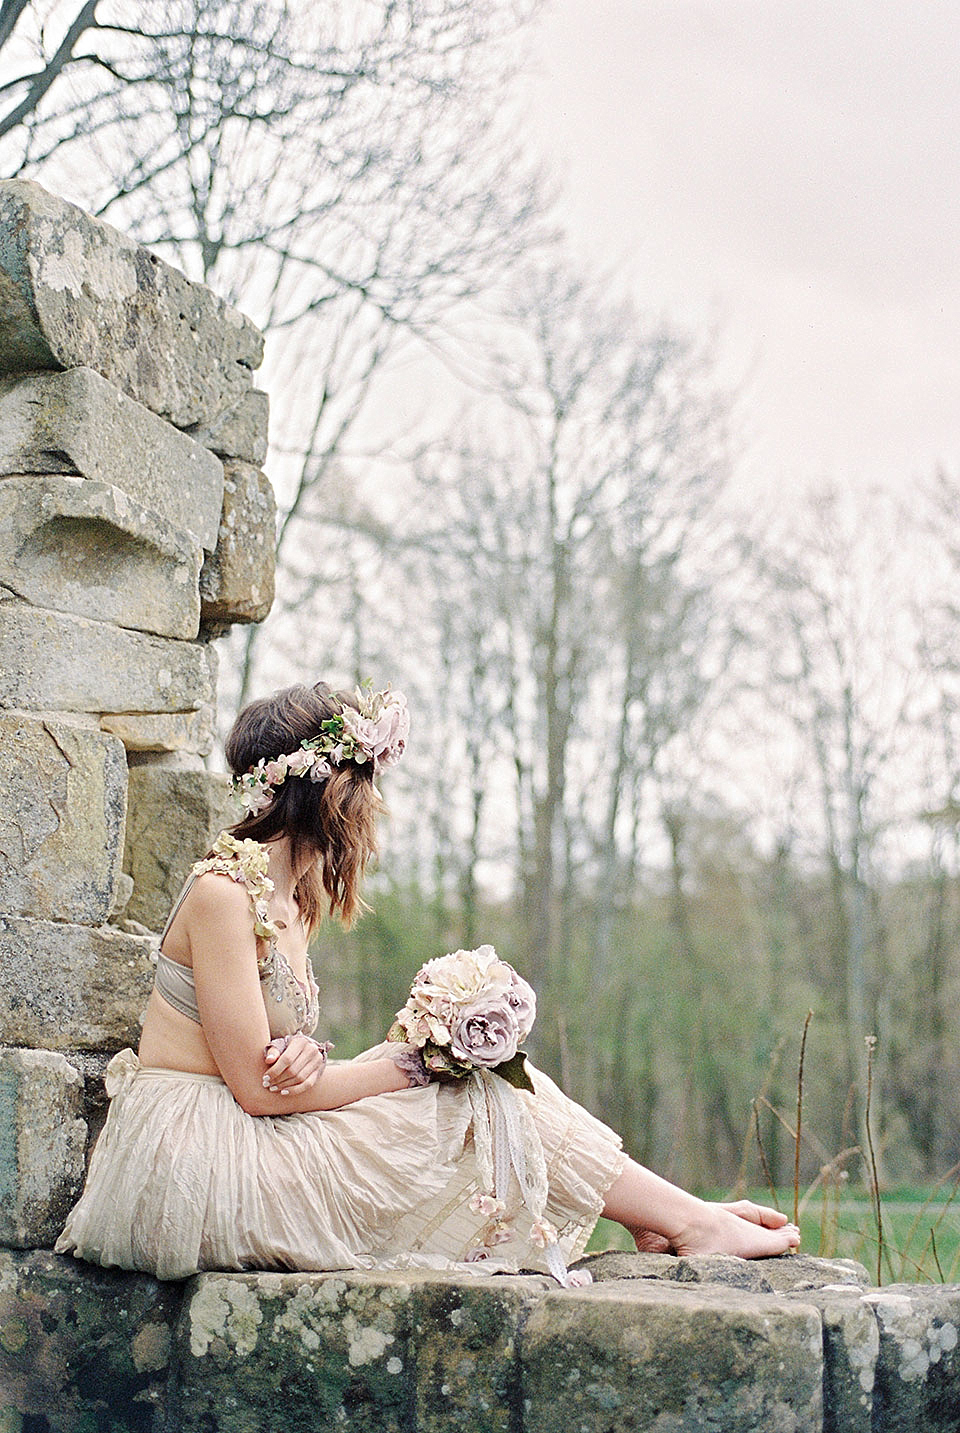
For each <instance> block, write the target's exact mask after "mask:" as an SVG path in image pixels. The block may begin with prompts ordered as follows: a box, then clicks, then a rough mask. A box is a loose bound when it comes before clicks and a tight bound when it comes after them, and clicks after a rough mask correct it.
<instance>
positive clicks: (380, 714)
mask: <svg viewBox="0 0 960 1433" xmlns="http://www.w3.org/2000/svg"><path fill="white" fill-rule="evenodd" d="M357 708H358V709H357V710H354V708H353V707H347V706H344V707H341V709H340V711H339V712H336V713H335V714H334V715H333V716H331V717H327V719H326V721H322V722H321V723H320V731H319V733H318V735H317V736H312V737H310V738H309V739H308V740H306V741H302V742H301V743H300V746H299V747H298V749H297V750H296V751H291V752H288V753H287V754H286V755H285V756H276V757H274V758H273V759H272V760H270V761H267V760H266V759H265V758H264V757H261V759H260V760H259V761H258V762H257V764H256V766H251V768H250V770H249V771H246V772H244V774H243V775H242V776H234V777H233V779H232V783H231V784H232V786H233V791H234V795H235V796H237V797H238V798H239V801H240V804H241V806H242V807H243V812H244V815H245V816H258V815H259V814H260V812H261V811H266V809H267V807H268V806H269V805H270V803H271V802H272V801H273V797H274V793H275V791H276V789H277V787H278V786H282V785H283V783H284V782H285V781H286V779H287V777H288V776H309V777H310V780H311V781H324V780H326V778H327V777H328V776H330V775H332V773H333V770H334V768H335V767H337V766H341V765H342V764H343V763H344V762H345V761H352V762H354V763H355V764H356V765H357V766H364V765H365V764H366V763H367V762H368V761H369V762H371V763H372V765H373V770H374V773H376V772H377V771H379V770H380V768H381V767H384V766H393V765H394V764H395V763H396V762H398V761H399V760H400V758H401V756H402V755H403V750H404V747H405V746H406V744H407V735H408V733H409V731H410V714H409V712H408V711H407V699H406V697H405V696H404V695H403V693H402V692H393V691H391V690H390V688H389V686H387V687H385V688H384V689H383V691H382V692H371V691H370V690H368V689H367V690H365V689H364V688H362V687H358V688H357Z"/></svg>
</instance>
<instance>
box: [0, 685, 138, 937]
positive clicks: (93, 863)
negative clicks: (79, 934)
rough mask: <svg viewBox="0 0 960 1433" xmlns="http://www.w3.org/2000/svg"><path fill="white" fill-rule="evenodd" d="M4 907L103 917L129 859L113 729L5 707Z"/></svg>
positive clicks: (0, 813)
mask: <svg viewBox="0 0 960 1433" xmlns="http://www.w3.org/2000/svg"><path fill="white" fill-rule="evenodd" d="M0 789H2V790H3V792H4V801H3V806H2V807H0V911H5V912H8V913H10V914H16V915H29V916H37V917H39V918H40V919H42V920H66V921H79V922H81V923H87V924H89V925H99V924H100V923H101V922H102V921H105V920H106V918H107V916H108V915H109V914H110V911H111V909H112V907H113V905H114V902H115V899H116V891H117V878H118V876H119V874H120V864H121V860H122V857H123V833H124V819H125V811H126V790H127V763H126V757H125V754H124V750H123V746H122V745H121V743H120V742H119V741H118V740H117V739H116V737H113V736H108V735H107V734H106V733H104V732H99V731H90V730H89V729H87V728H84V727H75V726H68V725H66V724H65V723H64V722H57V721H53V720H42V719H41V718H38V717H32V716H26V715H23V714H19V713H12V712H3V711H0Z"/></svg>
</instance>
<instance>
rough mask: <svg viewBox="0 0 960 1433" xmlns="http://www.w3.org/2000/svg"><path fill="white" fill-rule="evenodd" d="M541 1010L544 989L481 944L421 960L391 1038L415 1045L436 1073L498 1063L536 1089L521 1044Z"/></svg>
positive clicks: (452, 1076) (459, 1074) (449, 1074)
mask: <svg viewBox="0 0 960 1433" xmlns="http://www.w3.org/2000/svg"><path fill="white" fill-rule="evenodd" d="M536 1012H537V997H536V996H535V995H534V993H533V991H532V990H531V988H530V986H529V985H528V984H527V982H526V981H525V980H523V979H521V977H520V976H519V975H518V974H517V972H516V971H515V970H514V969H513V967H512V966H510V965H508V964H507V963H506V961H505V960H500V959H499V958H498V956H497V953H496V951H495V950H494V948H493V946H492V945H481V946H480V947H479V949H477V950H457V951H454V953H453V954H452V955H441V956H438V957H437V958H436V959H435V960H428V961H427V963H426V965H424V966H421V968H420V969H419V970H418V971H417V975H416V978H415V979H414V982H413V987H412V989H411V991H410V995H409V997H408V999H407V1003H406V1005H404V1007H403V1009H402V1010H398V1011H397V1018H396V1021H395V1022H394V1024H393V1025H391V1027H390V1029H389V1030H388V1032H387V1039H388V1040H395V1041H404V1042H405V1043H407V1044H410V1045H415V1046H416V1047H417V1049H418V1050H421V1051H422V1052H423V1063H424V1065H425V1066H426V1068H427V1070H428V1071H429V1072H430V1074H431V1075H433V1076H434V1077H435V1078H437V1079H440V1080H444V1079H446V1080H456V1079H462V1078H463V1077H464V1076H465V1075H470V1074H472V1073H473V1072H474V1070H478V1069H480V1070H492V1071H495V1072H496V1074H498V1075H500V1076H501V1077H502V1078H503V1079H505V1080H506V1081H508V1083H509V1084H511V1085H514V1086H515V1087H516V1088H518V1089H522V1090H532V1089H533V1085H532V1083H531V1080H530V1076H529V1075H528V1074H527V1071H526V1069H525V1068H524V1061H525V1056H524V1054H523V1051H522V1050H521V1049H520V1046H521V1045H522V1044H523V1042H524V1040H525V1039H526V1038H527V1036H528V1035H529V1034H530V1031H531V1030H532V1028H533V1021H534V1017H535V1015H536Z"/></svg>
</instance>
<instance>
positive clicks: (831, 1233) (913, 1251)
mask: <svg viewBox="0 0 960 1433" xmlns="http://www.w3.org/2000/svg"><path fill="white" fill-rule="evenodd" d="M953 1193H954V1190H953V1186H952V1185H947V1186H944V1187H942V1188H937V1187H936V1186H932V1187H931V1188H928V1189H923V1188H920V1189H917V1188H911V1189H900V1190H893V1191H891V1192H889V1193H887V1194H884V1195H882V1196H881V1201H880V1214H881V1222H882V1226H883V1258H882V1268H881V1277H880V1282H881V1283H884V1284H894V1283H937V1284H938V1283H941V1282H942V1283H948V1284H949V1283H958V1282H960V1193H958V1194H957V1195H956V1196H955V1197H953V1198H951V1195H953ZM714 1197H718V1196H714ZM750 1198H751V1199H756V1200H758V1201H760V1202H762V1203H764V1204H769V1203H770V1202H771V1200H770V1194H769V1191H763V1190H751V1191H750ZM778 1202H779V1205H780V1208H781V1209H782V1210H783V1211H784V1212H785V1213H787V1214H789V1215H792V1214H793V1191H792V1190H789V1191H788V1190H782V1191H780V1193H779V1196H778ZM800 1232H801V1234H802V1236H803V1243H802V1244H801V1252H802V1253H804V1254H819V1255H822V1256H823V1257H824V1258H830V1259H857V1260H858V1261H859V1262H860V1263H861V1264H864V1265H866V1267H867V1269H868V1270H869V1272H870V1278H871V1281H872V1282H873V1281H876V1278H877V1248H878V1244H877V1226H876V1218H875V1216H874V1212H873V1207H872V1205H871V1201H870V1196H869V1194H868V1193H867V1192H866V1191H863V1192H862V1193H861V1192H860V1191H858V1190H850V1189H844V1190H843V1191H842V1192H841V1193H840V1194H839V1195H838V1194H836V1193H834V1192H832V1191H831V1192H829V1193H828V1194H827V1195H826V1196H825V1197H824V1196H822V1195H821V1194H820V1193H819V1192H818V1193H816V1194H814V1195H813V1196H811V1197H810V1198H809V1199H808V1200H807V1202H806V1204H805V1205H804V1204H803V1203H801V1212H800ZM632 1248H633V1243H632V1240H631V1239H630V1236H629V1234H628V1233H627V1231H626V1230H625V1229H624V1228H622V1227H621V1226H620V1225H619V1224H613V1223H611V1222H610V1221H609V1220H607V1219H601V1220H600V1222H599V1224H598V1225H597V1227H596V1229H595V1230H594V1233H593V1236H592V1238H591V1240H590V1243H589V1245H588V1246H587V1249H588V1252H589V1253H595V1252H596V1251H597V1250H600V1249H632Z"/></svg>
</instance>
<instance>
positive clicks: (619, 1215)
mask: <svg viewBox="0 0 960 1433" xmlns="http://www.w3.org/2000/svg"><path fill="white" fill-rule="evenodd" d="M603 1212H604V1214H605V1215H606V1217H607V1218H608V1219H615V1220H616V1221H617V1223H618V1224H622V1225H623V1226H624V1228H625V1229H628V1230H629V1231H630V1233H631V1234H632V1235H633V1238H634V1242H635V1243H636V1246H637V1248H638V1249H639V1250H640V1251H641V1253H648V1254H666V1253H674V1254H736V1255H738V1256H739V1257H740V1258H741V1259H770V1258H774V1257H776V1255H777V1254H785V1253H786V1252H787V1250H788V1249H796V1247H797V1246H798V1244H799V1243H800V1231H799V1230H798V1229H795V1228H794V1227H793V1225H792V1224H788V1223H787V1216H786V1215H785V1214H781V1213H779V1211H778V1210H776V1209H768V1208H767V1207H766V1206H765V1205H763V1204H754V1203H752V1201H751V1200H749V1199H740V1200H738V1201H737V1202H736V1203H735V1204H708V1203H707V1201H706V1200H704V1199H698V1198H697V1196H696V1195H694V1194H687V1192H686V1191H685V1190H683V1189H680V1188H679V1187H678V1186H677V1185H676V1184H671V1183H670V1182H669V1180H667V1179H661V1177H660V1175H659V1174H654V1173H653V1171H652V1170H650V1169H645V1168H644V1166H643V1165H642V1164H637V1163H636V1162H635V1161H634V1160H632V1159H628V1160H627V1161H626V1163H625V1164H624V1167H623V1169H622V1170H621V1172H620V1174H619V1175H618V1176H617V1178H616V1179H615V1180H614V1182H613V1184H611V1186H610V1188H609V1189H608V1190H607V1194H606V1198H605V1199H604V1205H603Z"/></svg>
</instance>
